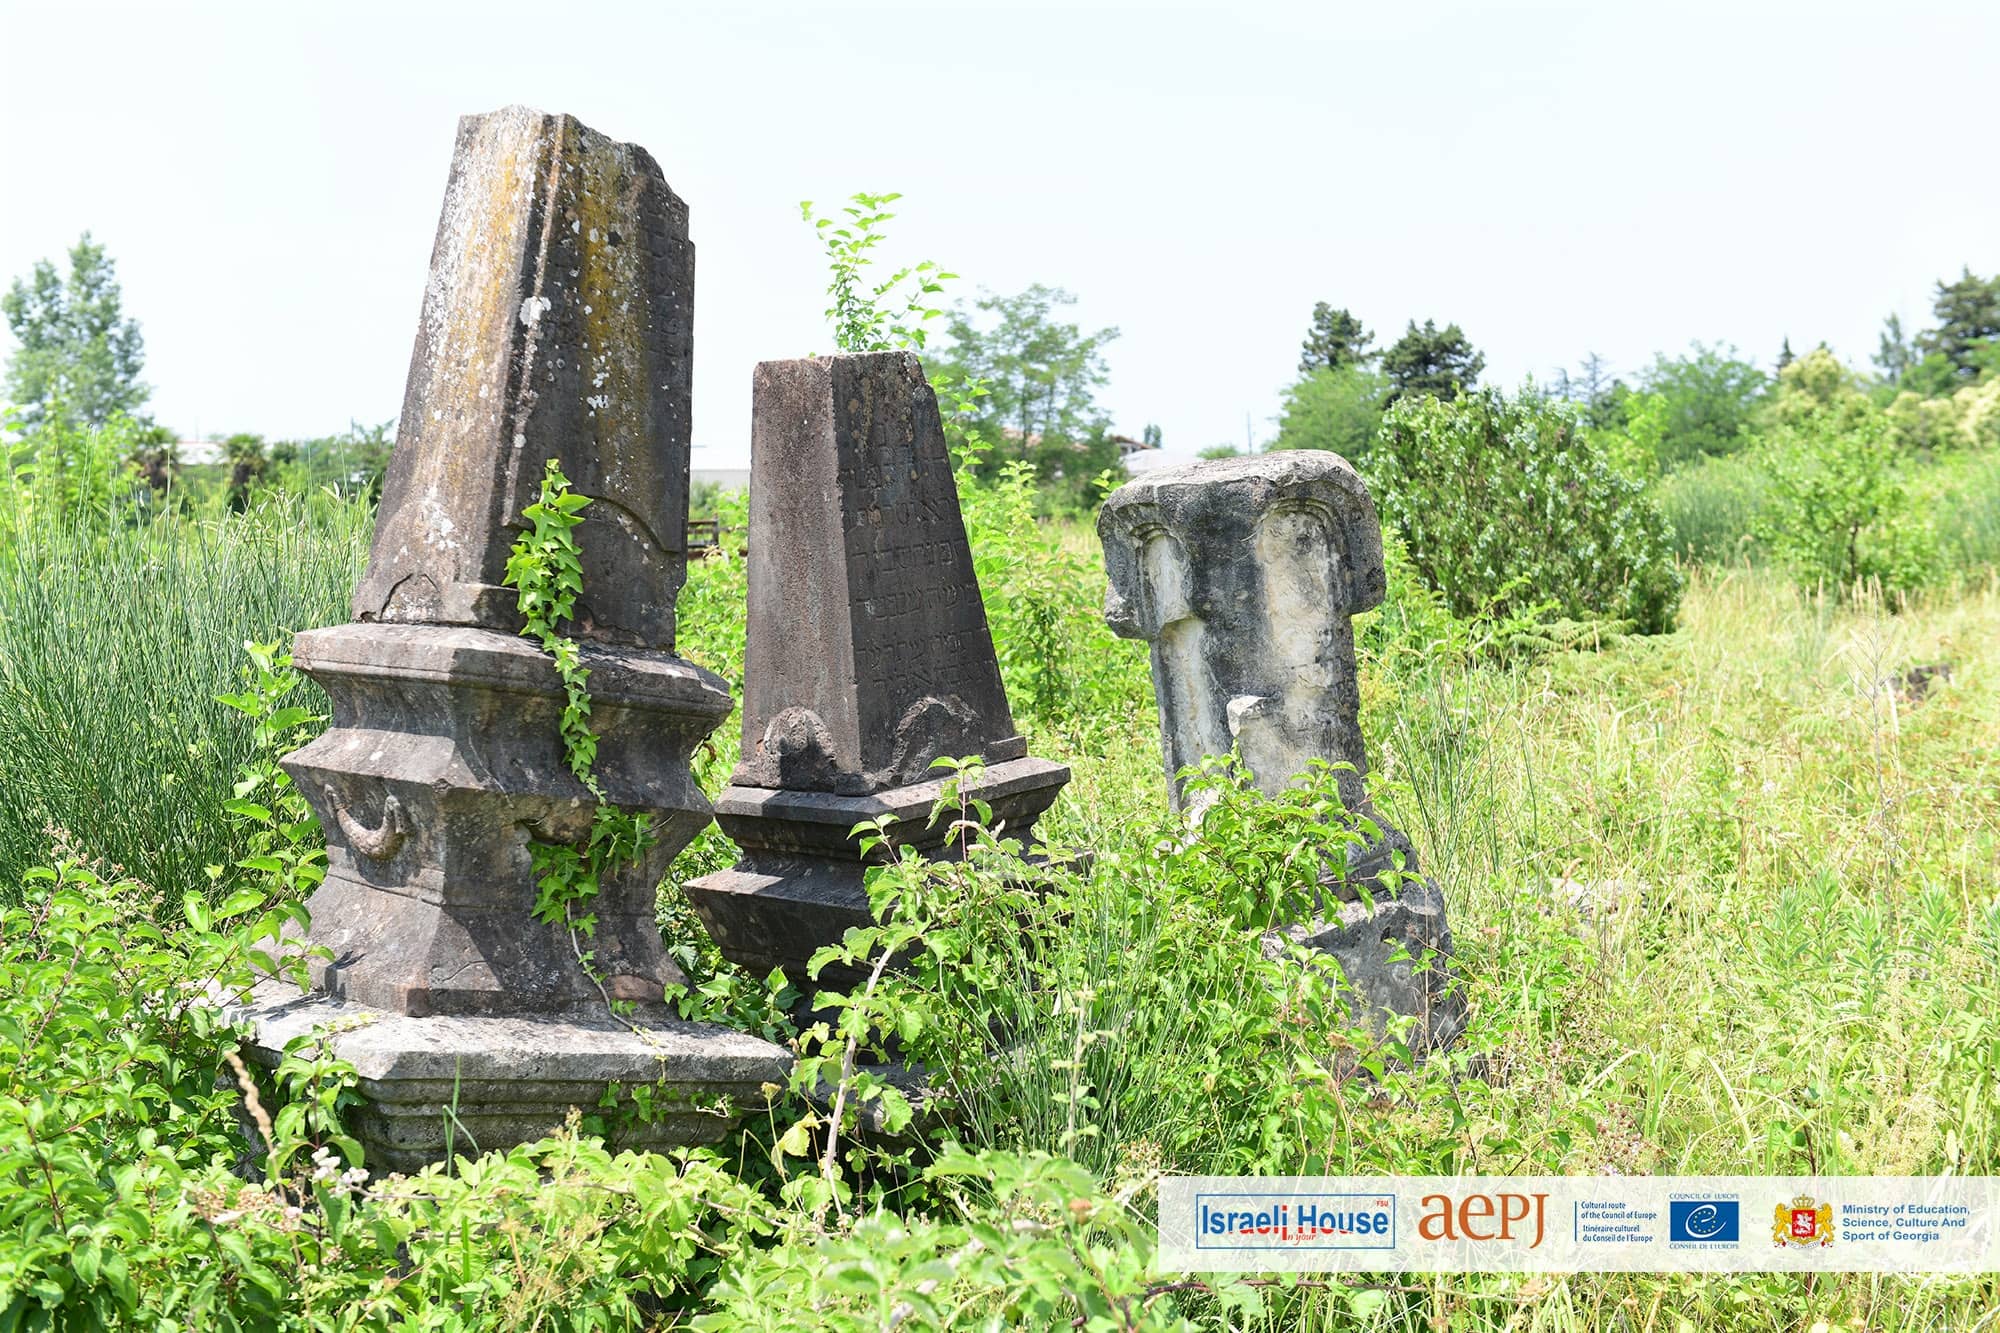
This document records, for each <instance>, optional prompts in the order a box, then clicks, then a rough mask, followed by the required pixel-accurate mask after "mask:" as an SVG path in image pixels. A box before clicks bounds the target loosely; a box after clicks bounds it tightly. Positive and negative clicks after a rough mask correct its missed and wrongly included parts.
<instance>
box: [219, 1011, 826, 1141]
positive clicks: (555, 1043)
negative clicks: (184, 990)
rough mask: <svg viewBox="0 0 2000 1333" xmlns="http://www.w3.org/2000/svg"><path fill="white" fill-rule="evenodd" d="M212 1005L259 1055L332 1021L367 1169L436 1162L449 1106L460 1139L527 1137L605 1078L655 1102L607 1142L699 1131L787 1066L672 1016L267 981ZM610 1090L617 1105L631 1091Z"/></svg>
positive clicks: (733, 1112)
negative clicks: (356, 1107) (536, 1011)
mask: <svg viewBox="0 0 2000 1333" xmlns="http://www.w3.org/2000/svg"><path fill="white" fill-rule="evenodd" d="M223 1012H224V1014H225V1015H226V1016H227V1017H229V1018H230V1019H233V1020H235V1021H238V1022H243V1023H247V1024H249V1025H250V1026H251V1027H252V1029H253V1036H252V1038H251V1040H250V1042H249V1043H248V1044H247V1046H246V1050H245V1054H246V1055H247V1056H249V1058H251V1059H253V1060H255V1061H256V1062H257V1063H258V1064H260V1065H262V1066H264V1067H265V1068H274V1067H275V1066H276V1065H277V1063H278V1061H279V1059H280V1058H281V1057H282V1054H283V1052H284V1048H285V1046H286V1044H287V1043H288V1042H290V1041H292V1040H293V1039H294V1038H297V1037H301V1036H305V1035H307V1034H309V1033H311V1032H313V1031H314V1030H315V1029H320V1028H328V1029H332V1032H331V1035H330V1036H329V1038H328V1042H327V1044H328V1046H329V1048H330V1050H331V1053H332V1054H333V1055H334V1056H335V1057H337V1058H339V1059H342V1060H345V1061H347V1062H348V1063H349V1064H352V1065H353V1066H354V1068H355V1071H356V1073H357V1075H358V1076H359V1077H358V1084H357V1087H356V1091H357V1092H359V1093H360V1094H361V1096H362V1097H363V1099H364V1100H365V1102H366V1105H365V1106H364V1107H363V1108H361V1110H360V1111H359V1112H358V1113H357V1114H356V1115H355V1116H354V1123H353V1125H352V1128H353V1130H354V1131H355V1137H356V1138H358V1139H359V1140H360V1141H361V1145H362V1148H363V1150H364V1152H365V1153H366V1154H367V1160H368V1164H369V1165H370V1166H371V1167H373V1168H375V1169H376V1170H381V1169H384V1168H387V1169H389V1170H396V1171H413V1170H416V1169H418V1168H420V1167H422V1166H424V1165H425V1164H427V1163H431V1162H439V1161H443V1160H444V1158H445V1151H446V1143H447V1133H446V1127H447V1125H448V1124H450V1123H451V1121H452V1119H453V1116H455V1118H456V1121H457V1124H456V1126H455V1127H454V1131H453V1132H454V1134H455V1137H456V1140H457V1148H458V1150H459V1151H464V1150H465V1141H466V1139H467V1137H468V1133H467V1131H470V1137H471V1138H472V1139H473V1140H474V1141H476V1143H477V1144H478V1147H479V1148H480V1149H481V1150H482V1151H492V1150H495V1149H506V1148H511V1147H515V1146H517V1145H519V1144H522V1143H530V1142H533V1141H534V1140H536V1139H538V1138H542V1137H544V1136H545V1135H546V1134H548V1133H549V1131H551V1130H553V1129H555V1128H557V1127H558V1126H560V1125H561V1124H562V1123H563V1121H564V1119H565V1118H566V1117H567V1115H568V1114H569V1110H570V1108H571V1107H576V1108H578V1109H579V1110H581V1111H583V1112H584V1113H585V1114H597V1113H599V1108H598V1102H599V1100H600V1098H601V1097H602V1096H603V1094H604V1091H605V1089H607V1088H609V1087H610V1086H611V1085H613V1084H618V1085H621V1086H622V1087H623V1088H626V1089H629V1088H631V1087H633V1086H635V1085H640V1084H647V1085H651V1086H652V1087H653V1088H654V1104H655V1106H656V1107H658V1108H659V1109H660V1111H661V1112H662V1114H661V1115H660V1116H659V1118H658V1119H657V1120H654V1121H650V1122H641V1121H638V1120H637V1119H629V1122H628V1123H626V1124H624V1125H621V1126H617V1127H615V1128H614V1132H613V1133H612V1134H611V1135H610V1136H608V1138H607V1142H608V1143H610V1144H611V1146H612V1147H614V1148H646V1149H654V1150H657V1149H664V1148H674V1147H683V1146H687V1145H691V1144H699V1143H711V1142H714V1141H715V1140H717V1139H720V1138H721V1137H722V1136H723V1135H724V1134H725V1133H727V1132H728V1130H729V1129H730V1127H731V1126H732V1125H733V1124H734V1123H735V1122H736V1120H737V1119H738V1118H739V1117H740V1116H741V1115H742V1114H743V1113H744V1112H745V1111H747V1110H748V1109H749V1108H750V1107H752V1106H756V1105H762V1104H763V1103H764V1102H765V1101H766V1099H767V1098H766V1094H765V1092H764V1086H765V1085H766V1084H769V1083H782V1082H784V1081H785V1078H786V1076H787V1075H788V1074H789V1072H790V1069H791V1056H790V1055H789V1054H788V1053H787V1052H786V1051H785V1050H783V1049H782V1048H780V1047H778V1046H775V1045H773V1044H771V1043H770V1042H767V1041H764V1040H762V1039H760V1038H757V1037H753V1036H750V1035H748V1034H747V1033H742V1032H735V1031H732V1030H730V1029H728V1028H722V1027H714V1026H709V1025H706V1024H697V1023H684V1022H678V1021H664V1022H656V1023H648V1024H646V1025H644V1026H643V1027H640V1028H638V1029H634V1028H633V1027H630V1026H627V1025H625V1024H623V1023H620V1022H618V1021H617V1020H615V1019H613V1018H611V1017H610V1016H609V1015H607V1014H604V1013H602V1012H601V1011H600V1012H577V1013H567V1014H560V1015H546V1016H540V1015H538V1016H527V1017H480V1016H465V1015H447V1016H440V1017H432V1018H410V1017H406V1016H404V1015H401V1014H393V1013H385V1012H383V1011H381V1010H376V1009H368V1008H365V1007H363V1006H361V1005H357V1004H351V1003H348V1002H346V1001H343V1000H336V999H331V998H329V997H327V996H324V995H318V994H313V993H309V992H303V991H300V990H299V989H298V988H297V987H294V986H291V985H287V984H285V983H282V982H276V981H267V982H264V983H263V984H261V985H259V986H258V987H257V988H256V990H254V991H253V992H252V993H251V995H250V997H249V999H248V1000H247V1001H246V1002H243V1003H232V1004H226V1005H224V1006H223ZM619 1100H620V1103H621V1105H627V1106H629V1104H630V1093H629V1091H627V1092H625V1093H622V1094H621V1096H620V1098H619ZM448 1112H451V1114H447V1113H448ZM613 1118H614V1119H615V1118H617V1117H616V1113H615V1112H614V1113H613Z"/></svg>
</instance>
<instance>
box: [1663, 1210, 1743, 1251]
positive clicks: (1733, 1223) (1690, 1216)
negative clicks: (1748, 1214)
mask: <svg viewBox="0 0 2000 1333" xmlns="http://www.w3.org/2000/svg"><path fill="white" fill-rule="evenodd" d="M1742 1239H1743V1219H1742V1215H1741V1214H1740V1213H1739V1212H1738V1209H1737V1201H1736V1200H1735V1199H1670V1200H1668V1201H1667V1240H1668V1241H1669V1242H1670V1243H1671V1242H1673V1241H1682V1242H1693V1243H1695V1244H1704V1243H1705V1244H1709V1245H1734V1244H1736V1243H1737V1242H1738V1241H1740V1240H1742Z"/></svg>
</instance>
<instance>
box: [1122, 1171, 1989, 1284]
mask: <svg viewBox="0 0 2000 1333" xmlns="http://www.w3.org/2000/svg"><path fill="white" fill-rule="evenodd" d="M1158 1266H1159V1267H1160V1269H1161V1270H1163V1271H1166V1272H1180V1273H1203V1272H1207V1273H1240V1272H1273V1271H1290V1272H1305V1271H1329V1272H1405V1271H1407V1272H1436V1273H1519V1272H1549V1271H1560V1272H1605V1273H1610V1272H1625V1273H1631V1272H1639V1273H1683V1272H1697V1273H1760V1272H1770V1273H1780V1272H1814V1271H1817V1272H1847V1273H1980V1272H1992V1271H2000V1176H1947V1177H1929V1176H1287V1177H1278V1176H1177V1177H1170V1178H1168V1179H1166V1180H1163V1181H1161V1182H1160V1252H1159V1261H1158Z"/></svg>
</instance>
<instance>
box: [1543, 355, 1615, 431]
mask: <svg viewBox="0 0 2000 1333" xmlns="http://www.w3.org/2000/svg"><path fill="white" fill-rule="evenodd" d="M1554 391H1555V396H1556V397H1558V398H1562V399H1566V400H1568V401H1569V402H1572V403H1575V404H1576V406H1577V410H1578V411H1579V412H1580V413H1581V414H1582V416H1583V420H1584V424H1585V425H1588V426H1591V427H1593V428H1595V429H1600V430H1601V429H1615V428H1617V427H1619V426H1621V425H1622V424H1624V421H1625V410H1624V404H1625V399H1626V397H1627V396H1629V395H1630V394H1631V392H1632V390H1631V388H1630V387H1629V386H1627V385H1626V383H1625V381H1623V380H1621V379H1619V378H1618V377H1617V376H1615V375H1613V374H1612V373H1611V362H1610V361H1608V360H1606V359H1605V358H1604V357H1601V356H1599V355H1598V354H1597V353H1595V352H1586V353H1585V354H1584V358H1583V361H1582V363H1581V364H1580V365H1578V367H1577V371H1576V374H1574V375H1572V374H1570V373H1569V368H1568V367H1567V366H1565V367H1563V368H1562V369H1560V370H1558V371H1556V382H1555V386H1554Z"/></svg>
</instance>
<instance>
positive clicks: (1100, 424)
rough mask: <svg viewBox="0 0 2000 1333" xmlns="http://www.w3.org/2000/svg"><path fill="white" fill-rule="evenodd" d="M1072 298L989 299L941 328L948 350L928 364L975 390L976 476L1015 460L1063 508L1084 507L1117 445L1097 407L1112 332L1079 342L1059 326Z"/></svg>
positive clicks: (1039, 289)
mask: <svg viewBox="0 0 2000 1333" xmlns="http://www.w3.org/2000/svg"><path fill="white" fill-rule="evenodd" d="M1075 304H1076V297H1074V296H1072V295H1071V294H1070V293H1068V292H1066V291H1063V290H1062V289H1061V288H1055V287H1044V286H1042V285H1041V284H1039V283H1037V284H1035V285H1034V286H1032V287H1029V288H1028V289H1027V290H1026V291H1023V292H1020V293H1017V294H1016V295H1013V296H998V295H995V294H993V293H991V292H988V293H986V294H984V295H982V296H981V297H980V298H979V300H977V301H975V302H973V303H972V304H971V305H970V306H968V305H967V304H966V303H965V302H963V301H961V302H959V303H958V305H957V306H956V307H955V308H954V309H953V310H952V312H951V314H950V316H949V317H948V318H947V320H946V324H945V333H946V336H947V337H948V338H949V339H950V341H949V344H948V345H947V346H946V347H945V348H944V349H943V350H942V351H941V352H940V354H939V355H938V356H936V357H935V358H933V364H932V374H933V377H934V378H949V379H954V380H962V381H971V380H978V381H981V382H983V384H984V386H985V390H986V393H985V396H984V397H983V398H981V399H980V400H979V403H978V409H977V417H976V419H975V424H976V425H978V426H980V427H982V428H983V432H984V434H985V435H986V436H987V438H989V439H991V440H992V441H994V445H995V447H994V448H993V449H992V450H990V451H989V452H988V454H987V456H986V457H985V458H984V459H983V460H982V462H981V468H982V470H983V471H986V472H989V473H990V472H995V471H998V469H999V468H1000V467H1001V466H1002V465H1003V464H1005V463H1007V462H1009V461H1013V460H1021V461H1025V462H1029V463H1032V464H1034V466H1035V470H1036V472H1037V473H1038V474H1039V475H1040V476H1041V477H1042V479H1043V480H1044V481H1047V482H1050V483H1055V484H1057V487H1058V489H1059V490H1061V491H1062V492H1063V493H1064V494H1065V495H1066V496H1067V497H1068V498H1069V499H1070V500H1071V501H1073V502H1076V503H1088V501H1089V483H1090V482H1091V481H1092V480H1093V479H1094V478H1095V477H1096V476H1097V474H1098V473H1099V472H1101V471H1102V470H1103V469H1104V468H1105V467H1111V466H1115V465H1116V464H1117V462H1118V446H1117V444H1116V442H1115V441H1113V440H1112V439H1111V438H1110V435H1109V433H1108V427H1109V422H1108V420H1107V419H1106V416H1105V414H1104V411H1103V409H1102V408H1100V407H1099V406H1098V404H1097V398H1096V393H1097V390H1099V389H1101V388H1103V387H1104V384H1105V383H1106V381H1107V380H1108V379H1109V372H1108V371H1107V369H1106V368H1105V364H1104V352H1103V349H1104V347H1105V345H1106V344H1108V343H1110V342H1111V341H1112V340H1113V339H1114V338H1116V337H1117V336H1118V330H1117V329H1115V328H1103V329H1098V330H1096V331H1094V332H1090V333H1086V332H1084V331H1083V329H1082V328H1080V327H1079V326H1078V325H1076V324H1074V323H1071V322H1069V321H1066V320H1064V319H1061V318H1060V317H1059V316H1058V314H1057V312H1058V310H1059V309H1060V308H1061V307H1063V306H1070V305H1075Z"/></svg>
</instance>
